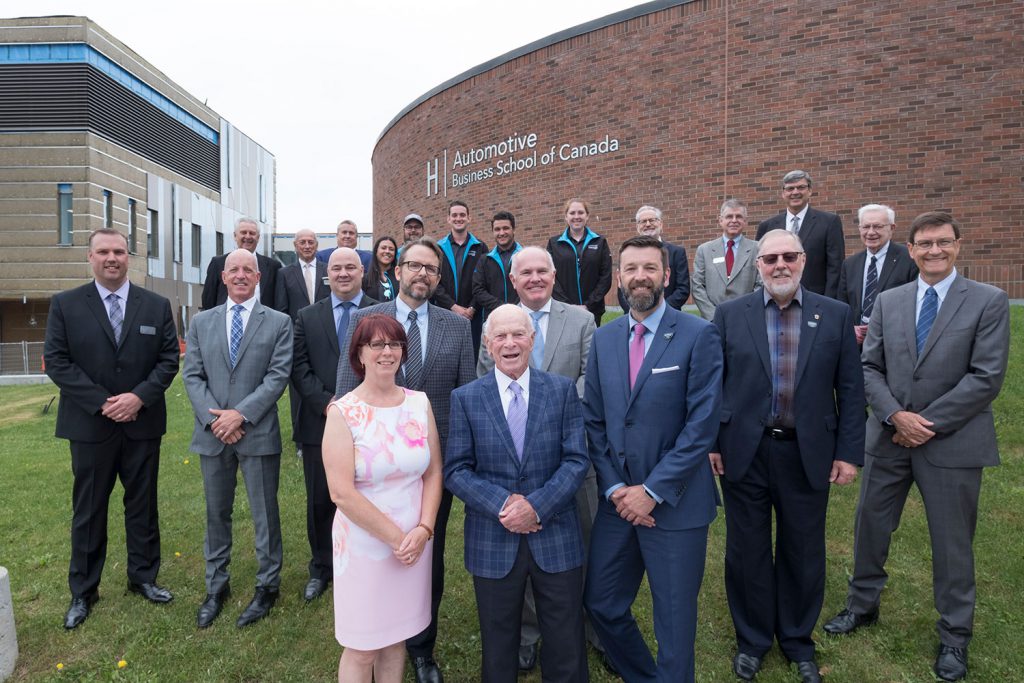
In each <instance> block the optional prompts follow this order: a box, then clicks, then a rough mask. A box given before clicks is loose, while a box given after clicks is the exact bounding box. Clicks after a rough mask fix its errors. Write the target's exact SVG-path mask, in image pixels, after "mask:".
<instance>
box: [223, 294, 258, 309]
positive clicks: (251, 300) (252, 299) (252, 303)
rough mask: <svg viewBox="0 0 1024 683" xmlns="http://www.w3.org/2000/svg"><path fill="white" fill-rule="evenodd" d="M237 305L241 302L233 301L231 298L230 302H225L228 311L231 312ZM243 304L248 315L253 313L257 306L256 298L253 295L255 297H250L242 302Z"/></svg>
mask: <svg viewBox="0 0 1024 683" xmlns="http://www.w3.org/2000/svg"><path fill="white" fill-rule="evenodd" d="M236 303H239V302H237V301H232V300H231V298H230V297H229V298H228V300H227V301H225V302H224V306H225V308H226V309H227V310H229V311H230V310H231V309H232V308H233V307H234V306H235V304H236ZM241 304H242V306H244V307H245V311H246V313H252V309H253V306H255V305H256V296H255V295H253V296H251V297H249V298H248V299H246V300H245V301H242V302H241Z"/></svg>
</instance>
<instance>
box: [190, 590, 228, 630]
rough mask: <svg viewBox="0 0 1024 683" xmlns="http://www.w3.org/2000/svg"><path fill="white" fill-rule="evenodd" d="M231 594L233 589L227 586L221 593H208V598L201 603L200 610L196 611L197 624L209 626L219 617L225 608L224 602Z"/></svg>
mask: <svg viewBox="0 0 1024 683" xmlns="http://www.w3.org/2000/svg"><path fill="white" fill-rule="evenodd" d="M230 595H231V589H230V588H225V589H224V590H222V591H221V592H220V593H207V594H206V600H204V601H203V604H201V605H199V612H197V613H196V626H198V627H199V628H207V627H209V625H210V624H212V623H213V620H214V619H216V618H217V615H219V614H220V611H221V610H222V609H224V603H225V602H227V600H228V596H230Z"/></svg>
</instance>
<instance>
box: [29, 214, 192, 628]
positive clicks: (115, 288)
mask: <svg viewBox="0 0 1024 683" xmlns="http://www.w3.org/2000/svg"><path fill="white" fill-rule="evenodd" d="M89 264H90V265H91V266H92V272H93V275H94V276H95V278H96V279H95V281H93V282H90V283H89V284H87V285H83V286H81V287H78V288H77V289H72V290H69V291H66V292H61V293H60V294H57V295H56V296H55V297H53V300H52V301H51V302H50V314H49V318H48V320H47V323H46V344H45V350H44V358H45V361H46V374H48V375H49V376H50V379H52V380H53V383H54V384H56V385H57V386H58V387H59V388H60V404H59V407H58V410H57V430H56V435H57V437H58V438H62V439H68V440H69V441H70V442H71V471H72V473H73V474H74V480H75V481H74V488H73V490H72V505H73V513H72V518H71V562H70V568H69V571H68V586H69V587H70V589H71V606H70V607H69V609H68V611H67V615H66V616H65V618H64V628H66V629H73V628H76V627H77V626H78V625H79V624H81V623H82V622H83V621H85V619H86V617H88V616H89V611H90V609H91V607H92V606H93V604H95V602H96V601H97V600H98V599H99V593H98V590H97V589H98V587H99V583H100V575H101V574H102V572H103V563H104V561H105V560H106V555H107V505H108V503H109V501H110V493H111V491H112V490H113V488H114V483H115V481H116V480H117V478H118V476H120V478H121V484H122V485H123V486H124V517H125V536H126V538H125V543H126V545H127V547H128V559H127V569H128V590H130V591H131V592H133V593H138V594H140V595H142V596H143V597H145V598H146V599H147V600H149V601H151V602H156V603H164V602H170V601H171V599H172V597H173V596H172V595H171V592H170V591H168V590H167V589H165V588H161V587H160V586H158V585H157V584H156V575H157V571H158V570H159V569H160V526H159V523H158V514H157V484H156V480H157V471H158V465H159V458H160V439H161V437H162V436H163V434H164V432H165V431H166V428H167V409H166V406H165V404H164V392H166V391H167V387H169V386H170V384H171V380H173V379H174V375H175V374H177V372H178V335H177V332H176V331H175V328H174V318H173V317H172V316H171V304H170V302H168V301H167V299H165V298H164V297H162V296H159V295H157V294H154V293H152V292H149V291H146V290H145V289H143V288H142V287H139V286H136V285H132V284H130V283H129V282H128V242H127V240H126V239H125V236H124V235H122V234H121V233H119V232H117V231H115V230H111V229H109V228H104V229H101V230H97V231H96V232H94V233H92V235H90V236H89Z"/></svg>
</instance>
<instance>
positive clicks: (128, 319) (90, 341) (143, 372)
mask: <svg viewBox="0 0 1024 683" xmlns="http://www.w3.org/2000/svg"><path fill="white" fill-rule="evenodd" d="M124 314H125V318H124V323H123V325H122V326H121V336H122V339H121V344H120V345H117V344H115V343H114V330H113V328H111V326H110V317H109V316H108V315H107V306H106V303H105V302H104V301H103V300H102V299H101V298H100V294H99V292H98V291H97V290H96V285H95V283H94V282H90V283H88V284H86V285H82V286H81V287H77V288H75V289H72V290H68V291H65V292H61V293H59V294H57V295H55V296H54V297H53V299H51V300H50V313H49V317H48V319H47V321H46V342H45V344H44V347H43V349H44V350H43V358H44V360H45V362H46V374H47V375H49V377H50V379H52V380H53V383H54V384H56V385H57V387H58V388H59V389H60V403H59V404H58V408H57V429H56V435H57V437H59V438H61V439H70V440H72V441H84V442H88V443H96V442H99V441H103V440H104V439H107V438H109V437H110V436H111V435H112V434H113V433H115V432H116V431H117V430H118V429H120V430H122V431H123V432H124V434H125V435H126V436H127V437H128V438H130V439H137V440H144V439H158V438H160V437H161V436H162V435H163V434H164V432H165V431H166V429H167V408H166V405H165V403H164V392H166V391H167V388H168V387H169V386H170V385H171V381H172V380H173V379H174V375H176V374H177V373H178V334H177V332H176V331H175V328H174V317H173V316H172V315H171V304H170V302H168V301H167V299H165V298H164V297H162V296H160V295H158V294H154V293H153V292H150V291H148V290H146V289H143V288H142V287H138V286H136V285H134V284H133V285H130V286H129V287H128V298H127V303H126V304H125V310H124ZM125 392H131V393H133V394H135V395H136V396H138V397H139V398H140V399H141V400H142V404H143V405H142V408H141V409H140V410H139V413H138V416H137V417H136V419H135V420H134V421H132V422H124V423H118V422H114V421H113V420H111V419H109V418H107V417H104V416H103V415H102V414H101V411H102V409H103V404H104V403H106V400H107V399H108V398H109V397H111V396H115V395H117V394H122V393H125Z"/></svg>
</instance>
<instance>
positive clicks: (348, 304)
mask: <svg viewBox="0 0 1024 683" xmlns="http://www.w3.org/2000/svg"><path fill="white" fill-rule="evenodd" d="M338 305H339V306H341V307H342V308H348V309H351V308H352V307H353V306H355V305H356V302H355V301H341V302H339V303H338Z"/></svg>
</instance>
